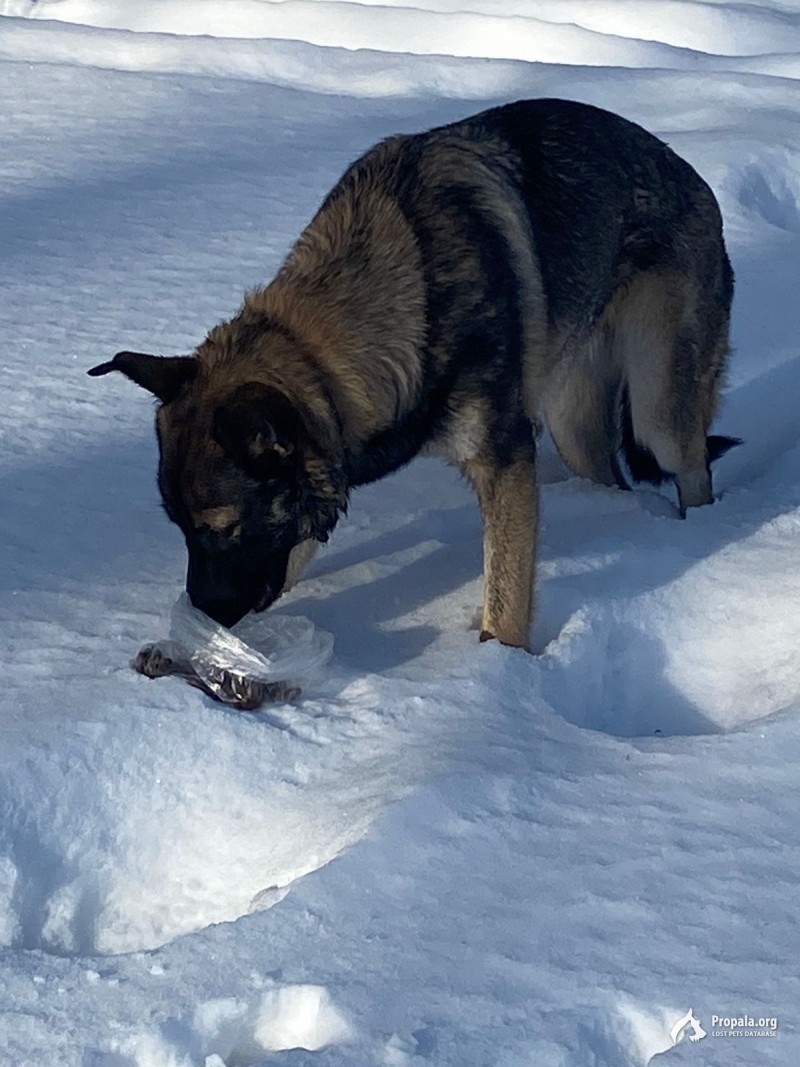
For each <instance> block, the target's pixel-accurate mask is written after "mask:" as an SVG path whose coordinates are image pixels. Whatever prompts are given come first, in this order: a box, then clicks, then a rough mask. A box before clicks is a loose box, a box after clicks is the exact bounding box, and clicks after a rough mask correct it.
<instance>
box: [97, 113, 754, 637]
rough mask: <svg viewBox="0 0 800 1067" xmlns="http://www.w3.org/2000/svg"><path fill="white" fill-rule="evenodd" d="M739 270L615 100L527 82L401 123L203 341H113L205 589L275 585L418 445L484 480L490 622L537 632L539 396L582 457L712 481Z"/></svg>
mask: <svg viewBox="0 0 800 1067" xmlns="http://www.w3.org/2000/svg"><path fill="white" fill-rule="evenodd" d="M732 294H733V273H732V270H731V266H730V263H729V260H728V257H727V255H726V252H725V246H724V243H723V238H722V223H721V218H720V212H719V209H718V206H717V203H716V201H715V199H714V195H713V193H712V192H711V190H710V189H709V187H708V185H707V184H706V183H705V182H704V181H703V179H702V178H700V177H699V176H698V174H697V173H696V172H695V171H694V170H693V169H692V167H690V166H689V164H688V163H686V162H685V161H684V160H682V159H681V158H680V157H678V156H677V155H676V154H675V153H674V152H673V151H672V150H671V149H670V148H669V147H668V146H667V145H666V144H664V143H663V142H662V141H660V140H658V139H657V138H656V137H654V136H652V135H651V134H649V133H647V132H646V131H645V130H644V129H642V128H641V127H640V126H637V125H635V124H634V123H632V122H628V121H626V120H625V119H623V118H620V117H619V116H617V115H614V114H611V113H610V112H608V111H603V110H600V109H599V108H596V107H590V106H587V105H585V104H579V103H574V102H571V101H567V100H522V101H518V102H517V103H512V104H508V105H507V106H504V107H497V108H494V109H492V110H490V111H484V112H482V113H481V114H478V115H474V116H472V117H471V118H467V119H464V120H463V121H461V122H456V123H453V124H452V125H448V126H442V127H439V128H437V129H433V130H430V131H428V132H425V133H420V134H413V135H407V136H406V135H401V136H395V137H390V138H388V139H387V140H385V141H382V142H381V143H379V144H378V145H376V146H375V147H374V148H372V149H370V150H369V151H368V152H367V153H366V154H365V155H363V156H362V157H361V158H360V159H359V160H357V161H356V162H355V163H353V164H352V166H351V167H350V168H349V169H348V170H347V171H346V172H345V174H344V176H343V177H342V178H341V180H340V181H339V182H338V183H337V185H336V186H335V187H334V188H333V190H332V191H331V193H330V194H329V195H328V196H327V198H326V199H325V201H324V202H323V204H322V206H321V207H320V209H319V211H318V212H317V214H316V215H315V217H314V218H313V220H312V221H311V223H310V224H309V225H308V226H307V228H306V229H305V230H304V231H303V233H302V234H301V236H300V238H299V240H298V241H297V243H296V244H295V246H294V248H293V249H292V250H291V252H290V253H289V255H288V257H287V259H286V261H285V262H284V264H283V266H282V267H281V268H280V270H279V271H278V274H277V275H276V277H275V278H274V280H273V281H272V282H270V284H269V285H267V286H266V287H265V288H260V289H256V290H254V291H253V292H250V293H248V295H247V296H246V297H245V301H244V304H243V306H242V308H241V310H240V311H239V312H238V314H237V315H236V316H235V317H234V318H232V319H231V320H230V321H228V322H223V323H221V324H219V325H217V326H215V327H213V329H212V330H211V331H210V333H209V334H208V336H207V337H206V339H205V340H204V341H203V342H202V343H201V344H200V345H199V346H198V348H197V349H196V350H195V352H194V353H193V354H192V355H190V356H178V357H175V356H173V357H163V358H162V357H156V356H151V355H144V354H142V353H136V352H120V353H118V354H117V355H116V356H115V357H114V358H113V359H112V360H111V361H110V362H108V363H103V364H101V365H100V366H98V367H95V368H93V369H92V370H90V371H89V374H92V375H100V374H106V373H108V372H109V371H112V370H118V371H121V372H122V373H123V374H125V375H127V376H128V377H129V378H130V379H132V380H133V381H134V382H136V383H137V384H138V385H140V386H143V387H144V388H145V389H147V390H149V391H150V392H151V393H153V394H154V395H155V397H156V398H157V399H158V400H159V401H160V402H161V404H160V407H159V408H158V411H157V415H156V427H157V432H158V440H159V446H160V465H159V474H158V480H159V486H160V490H161V495H162V497H163V501H164V507H165V509H166V512H167V514H168V515H169V517H170V519H172V521H173V522H175V523H177V524H178V525H179V526H180V528H181V530H182V531H183V533H184V536H185V538H186V545H187V548H188V553H189V563H188V573H187V578H186V588H187V591H188V594H189V596H190V598H191V600H192V602H193V603H194V604H195V605H196V607H198V608H200V609H202V610H203V611H204V612H206V613H207V614H208V615H210V616H211V617H212V618H213V619H215V620H217V621H218V622H220V623H222V624H224V625H226V626H231V625H233V624H234V623H235V622H237V620H239V619H240V618H242V616H243V615H245V614H246V613H247V612H248V611H250V610H251V609H254V610H256V611H261V610H263V609H264V608H266V607H268V606H269V605H270V604H271V603H272V602H273V601H274V600H275V599H276V598H277V597H278V596H279V595H280V593H281V592H282V591H283V590H284V589H285V588H286V587H287V586H288V584H289V583H290V582H291V581H292V580H293V578H294V576H295V573H296V571H297V569H298V566H299V564H300V563H302V561H303V559H304V558H305V559H307V558H308V557H309V556H310V554H311V550H312V548H313V546H314V544H315V543H316V542H320V541H326V540H327V539H328V536H329V534H330V533H331V531H332V530H333V528H334V527H335V526H336V523H337V520H338V519H339V517H340V516H341V515H342V513H343V512H344V511H345V510H346V508H347V503H348V498H349V494H350V491H351V490H352V489H354V488H355V487H356V486H359V485H364V484H365V483H367V482H372V481H375V480H376V479H377V478H382V477H384V476H385V475H387V474H390V473H391V472H392V471H395V470H397V469H398V468H399V467H402V466H403V465H404V464H406V463H408V462H409V460H411V459H413V458H414V456H417V455H420V454H422V453H427V454H438V455H443V456H445V457H447V459H448V460H450V461H451V462H452V463H454V464H455V465H456V466H457V467H458V468H459V469H460V470H461V471H462V472H463V473H464V475H465V476H466V478H467V479H468V480H469V482H470V483H471V484H472V486H473V487H474V489H475V492H476V494H477V497H478V502H479V505H480V509H481V513H482V517H483V527H484V579H485V592H484V606H483V624H482V629H481V633H480V637H481V640H486V639H488V638H493V637H494V638H498V639H499V640H500V641H502V642H503V643H505V644H507V645H513V646H519V647H527V645H528V641H529V629H530V622H531V614H532V607H533V603H532V598H533V593H532V586H533V568H534V559H535V555H536V538H537V524H538V514H537V484H536V436H537V431H538V428H539V426H540V422H541V421H542V420H543V421H544V422H546V424H547V426H548V427H549V429H550V432H551V434H552V437H553V439H554V441H555V444H556V446H557V448H558V451H559V452H560V454H561V456H562V458H563V459H564V461H565V462H566V464H567V465H568V466H569V467H570V468H571V469H572V470H573V471H574V472H575V473H576V474H578V475H581V476H584V477H587V478H592V479H594V480H596V481H598V482H601V483H603V484H606V485H610V486H614V485H616V486H619V487H621V488H627V482H626V476H625V473H624V470H623V465H622V460H623V459H624V462H625V464H626V465H627V469H628V473H629V475H630V477H631V478H632V479H634V480H642V479H649V480H651V481H661V480H663V479H665V478H674V480H675V482H676V484H677V492H678V503H679V507H680V511H681V513H685V510H686V508H688V507H693V506H696V505H700V504H709V503H711V501H712V499H713V498H712V492H711V476H710V471H709V464H710V462H711V461H712V460H713V459H714V458H716V456H718V455H721V454H722V453H723V452H724V451H725V450H726V449H727V448H729V447H730V446H731V445H732V444H734V443H735V440H734V439H732V438H723V437H709V436H708V430H709V426H710V424H711V421H712V419H713V417H714V414H715V411H716V408H717V402H718V397H719V390H720V384H721V381H722V376H723V371H724V368H725V363H726V357H727V354H728V320H729V310H730V304H731V298H732Z"/></svg>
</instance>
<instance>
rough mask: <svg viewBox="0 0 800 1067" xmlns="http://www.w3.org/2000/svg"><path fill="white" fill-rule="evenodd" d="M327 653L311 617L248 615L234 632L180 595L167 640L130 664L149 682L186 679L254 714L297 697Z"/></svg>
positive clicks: (329, 645) (329, 644) (325, 636)
mask: <svg viewBox="0 0 800 1067" xmlns="http://www.w3.org/2000/svg"><path fill="white" fill-rule="evenodd" d="M332 651H333V637H332V635H331V634H329V633H326V632H325V631H323V630H316V629H315V627H314V624H313V623H312V622H311V621H310V619H305V618H301V617H298V616H293V615H273V614H272V613H271V612H270V613H269V614H267V615H249V616H247V617H246V618H245V619H243V620H242V621H241V622H240V623H238V624H237V625H236V627H235V632H234V630H229V629H227V628H226V627H225V626H220V625H219V624H218V623H216V622H214V620H213V619H210V618H209V617H208V616H207V615H205V614H204V613H203V612H201V611H198V610H197V609H196V608H194V607H193V606H192V603H191V601H190V600H189V597H188V596H187V595H186V593H183V594H181V596H180V597H179V598H178V600H177V601H176V603H175V606H174V607H173V609H172V619H171V625H170V634H169V640H167V641H160V642H158V643H157V644H153V645H146V646H145V647H144V648H142V650H141V651H140V652H139V654H138V655H137V656H136V658H135V659H134V660H133V661H132V662H131V666H132V667H133V668H134V669H135V670H136V671H138V672H139V673H140V674H144V675H146V676H147V677H149V678H161V677H164V676H166V675H173V676H178V677H182V678H185V679H186V681H187V682H189V684H190V685H194V686H196V687H198V688H200V689H202V690H203V691H204V692H206V693H208V694H210V695H211V696H214V697H216V698H217V700H221V701H222V702H223V703H225V704H230V705H232V706H234V707H237V708H240V709H243V710H255V709H257V708H259V707H261V705H262V704H264V703H267V702H269V701H285V700H292V699H294V698H295V697H296V696H298V694H299V693H300V687H301V686H305V685H307V684H308V683H309V682H312V681H314V680H315V679H316V678H317V677H318V675H319V674H320V672H321V671H322V668H323V667H324V666H325V664H326V663H327V662H328V660H329V659H330V656H331V652H332Z"/></svg>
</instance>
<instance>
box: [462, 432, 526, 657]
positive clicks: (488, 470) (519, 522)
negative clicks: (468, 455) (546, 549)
mask: <svg viewBox="0 0 800 1067" xmlns="http://www.w3.org/2000/svg"><path fill="white" fill-rule="evenodd" d="M526 427H527V424H526ZM527 437H528V440H526V441H525V443H524V444H523V443H520V445H519V447H518V449H517V450H516V454H515V456H514V458H513V459H512V460H511V461H510V462H506V463H499V462H498V461H497V460H496V459H494V458H490V457H487V456H479V457H476V458H475V459H471V460H468V461H467V462H466V463H464V464H463V466H462V469H463V471H464V474H465V475H466V476H467V478H469V480H470V482H471V483H472V485H473V486H474V488H475V492H476V493H477V496H478V502H479V504H480V509H481V515H482V517H483V557H484V569H483V574H484V594H483V622H482V627H481V641H488V640H490V639H491V638H493V637H496V638H497V639H498V640H499V641H501V642H502V643H503V644H504V645H513V646H515V647H517V648H528V643H529V630H530V624H531V616H532V612H533V578H534V566H535V557H536V542H537V531H538V518H539V515H538V512H539V507H538V504H539V501H538V490H537V486H536V468H535V457H536V452H535V445H534V442H533V437H532V435H531V434H530V433H529V432H528V434H527Z"/></svg>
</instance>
